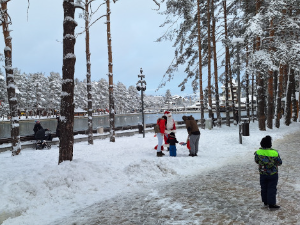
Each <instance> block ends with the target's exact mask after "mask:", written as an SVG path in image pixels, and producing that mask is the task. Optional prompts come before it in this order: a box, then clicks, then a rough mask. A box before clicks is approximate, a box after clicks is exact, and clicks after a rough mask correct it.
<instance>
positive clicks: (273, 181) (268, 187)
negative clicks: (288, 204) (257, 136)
mask: <svg viewBox="0 0 300 225" xmlns="http://www.w3.org/2000/svg"><path fill="white" fill-rule="evenodd" d="M260 146H261V148H260V149H258V150H257V151H256V152H255V153H254V155H255V156H254V160H255V162H256V163H257V164H258V170H259V174H260V187H261V200H262V202H263V203H264V206H265V207H269V209H270V210H276V209H279V208H280V206H279V205H276V193H277V183H278V166H280V165H281V164H282V160H281V158H280V156H279V154H278V151H277V150H275V149H273V148H271V147H272V138H271V137H270V136H266V137H264V138H262V140H261V142H260Z"/></svg>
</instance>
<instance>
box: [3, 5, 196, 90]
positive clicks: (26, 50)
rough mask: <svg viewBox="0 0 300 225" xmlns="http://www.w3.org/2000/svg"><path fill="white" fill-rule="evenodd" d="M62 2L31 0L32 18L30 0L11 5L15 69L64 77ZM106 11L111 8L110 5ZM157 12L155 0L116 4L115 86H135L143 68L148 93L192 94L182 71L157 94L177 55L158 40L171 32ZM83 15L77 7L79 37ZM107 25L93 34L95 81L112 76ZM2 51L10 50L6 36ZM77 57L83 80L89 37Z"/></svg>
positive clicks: (113, 17) (80, 43) (77, 74)
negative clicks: (53, 73)
mask: <svg viewBox="0 0 300 225" xmlns="http://www.w3.org/2000/svg"><path fill="white" fill-rule="evenodd" d="M98 2H99V3H102V2H103V1H98ZM62 3H63V1H62V0H42V1H41V0H30V5H29V10H28V15H27V7H28V1H26V0H11V1H10V2H9V3H8V10H9V14H10V16H11V18H12V25H11V26H10V28H11V30H13V31H12V32H11V36H12V44H13V53H12V54H13V67H17V68H18V69H20V70H21V72H25V73H35V72H43V73H45V75H49V73H50V72H52V71H53V72H58V73H60V74H62V43H61V42H60V41H61V40H62V36H63V33H62V28H63V24H62V21H63V7H62ZM95 8H96V7H95V6H94V9H95ZM102 8H103V10H105V7H102ZM157 8H158V7H157V5H156V4H155V3H154V2H153V1H152V0H119V1H117V2H116V3H115V4H114V3H113V2H112V1H111V12H112V13H111V29H112V51H113V64H114V67H113V73H114V83H117V82H118V81H120V82H122V83H123V84H125V85H126V87H129V86H130V85H134V86H135V84H136V82H137V80H138V77H137V75H138V74H139V72H140V68H141V67H142V68H143V70H144V74H145V75H146V82H147V90H146V94H154V95H157V94H162V95H164V94H165V93H166V90H167V89H170V90H171V94H173V95H174V94H180V95H184V94H190V93H192V89H191V87H190V86H187V88H186V90H185V91H184V92H180V88H178V87H177V86H178V84H179V83H180V82H181V81H182V80H183V79H184V78H185V77H186V75H185V74H184V73H179V72H178V73H177V74H176V77H175V79H176V80H175V79H174V81H172V82H171V83H168V84H167V85H166V86H165V87H164V88H163V89H161V90H159V91H158V92H154V91H155V89H156V88H157V87H158V85H159V83H160V82H161V80H162V76H163V74H164V72H165V71H166V69H167V67H168V65H169V63H170V62H171V60H172V59H173V55H174V48H172V47H171V46H172V43H171V42H161V43H157V42H154V41H155V40H156V39H157V38H158V37H159V36H160V35H162V34H163V33H164V31H165V28H160V27H159V25H160V24H161V23H162V22H163V21H164V19H165V18H164V16H162V15H158V14H157V11H156V10H153V9H157ZM79 13H80V10H79V9H77V10H76V15H75V19H76V21H77V22H78V24H79V25H78V26H77V28H76V33H78V32H80V31H82V27H83V26H84V23H83V21H82V19H80V18H79ZM27 17H28V19H27ZM94 18H96V17H94ZM105 21H106V19H104V18H102V19H101V20H99V21H98V22H97V24H95V25H94V26H93V27H92V28H91V30H90V36H91V40H90V51H91V63H92V66H91V68H92V80H99V79H101V78H107V75H106V74H107V73H108V66H107V64H108V56H107V40H106V24H104V22H105ZM0 48H1V49H4V41H3V38H2V41H0ZM75 54H76V57H77V60H76V68H75V77H77V78H78V79H80V80H83V79H85V76H86V60H85V34H83V35H81V36H80V37H79V38H78V39H77V42H76V46H75ZM1 64H2V65H3V64H4V62H1ZM2 70H3V69H2Z"/></svg>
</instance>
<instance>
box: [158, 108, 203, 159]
mask: <svg viewBox="0 0 300 225" xmlns="http://www.w3.org/2000/svg"><path fill="white" fill-rule="evenodd" d="M182 119H183V121H184V122H185V125H186V129H187V132H188V141H189V146H190V148H189V156H192V157H194V156H197V154H198V149H199V140H200V131H199V128H198V125H197V122H196V120H195V119H194V117H193V116H183V117H182ZM157 127H158V129H157V130H156V131H155V133H156V136H157V140H158V144H157V145H156V146H155V149H156V150H157V153H156V155H157V157H162V156H164V155H165V154H164V153H163V152H162V150H163V149H164V146H166V147H167V149H168V151H169V153H170V156H173V157H175V156H176V155H177V153H176V143H178V140H177V139H176V136H175V133H176V124H175V121H174V119H173V117H172V114H171V112H169V111H165V112H164V115H163V116H162V117H161V118H158V120H157ZM163 141H164V144H163Z"/></svg>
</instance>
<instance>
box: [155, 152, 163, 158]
mask: <svg viewBox="0 0 300 225" xmlns="http://www.w3.org/2000/svg"><path fill="white" fill-rule="evenodd" d="M163 155H165V154H164V153H162V152H157V153H156V156H157V157H162V156H163Z"/></svg>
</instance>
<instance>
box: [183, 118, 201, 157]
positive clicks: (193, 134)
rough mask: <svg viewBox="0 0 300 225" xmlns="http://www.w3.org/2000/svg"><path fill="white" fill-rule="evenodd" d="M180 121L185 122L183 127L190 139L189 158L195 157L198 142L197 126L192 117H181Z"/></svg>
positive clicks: (198, 132)
mask: <svg viewBox="0 0 300 225" xmlns="http://www.w3.org/2000/svg"><path fill="white" fill-rule="evenodd" d="M182 119H183V121H184V122H185V126H186V129H187V132H188V134H189V137H190V147H191V149H190V154H189V156H192V157H194V156H197V154H198V148H199V140H200V131H199V128H198V124H197V122H196V120H195V119H194V117H193V116H183V117H182Z"/></svg>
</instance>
